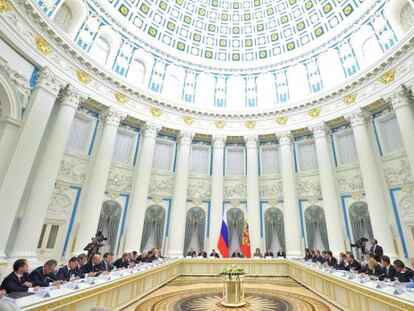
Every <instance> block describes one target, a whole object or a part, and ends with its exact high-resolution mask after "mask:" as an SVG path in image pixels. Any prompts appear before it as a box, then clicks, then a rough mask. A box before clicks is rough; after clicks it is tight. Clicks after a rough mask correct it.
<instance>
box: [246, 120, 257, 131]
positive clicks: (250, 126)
mask: <svg viewBox="0 0 414 311" xmlns="http://www.w3.org/2000/svg"><path fill="white" fill-rule="evenodd" d="M244 125H245V126H246V128H248V129H250V130H252V129H254V128H255V127H256V121H246V122H244Z"/></svg>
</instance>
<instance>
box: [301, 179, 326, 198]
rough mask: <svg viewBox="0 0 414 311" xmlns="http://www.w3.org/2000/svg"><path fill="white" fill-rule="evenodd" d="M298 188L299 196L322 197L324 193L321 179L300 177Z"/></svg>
mask: <svg viewBox="0 0 414 311" xmlns="http://www.w3.org/2000/svg"><path fill="white" fill-rule="evenodd" d="M297 190H298V195H299V196H311V197H320V196H321V195H322V191H321V185H320V183H319V181H316V180H309V179H304V178H298V181H297Z"/></svg>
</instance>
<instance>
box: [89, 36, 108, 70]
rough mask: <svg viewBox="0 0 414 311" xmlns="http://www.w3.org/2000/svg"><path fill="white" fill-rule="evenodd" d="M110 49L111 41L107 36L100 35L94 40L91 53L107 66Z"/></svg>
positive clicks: (95, 58)
mask: <svg viewBox="0 0 414 311" xmlns="http://www.w3.org/2000/svg"><path fill="white" fill-rule="evenodd" d="M109 51H110V45H109V42H108V41H107V40H106V39H105V38H102V37H101V36H98V37H97V38H96V39H95V41H94V42H93V44H92V47H91V50H90V51H89V54H90V56H91V57H92V58H93V59H94V60H96V61H97V62H98V63H100V64H101V65H104V66H105V65H106V63H107V61H108V57H109Z"/></svg>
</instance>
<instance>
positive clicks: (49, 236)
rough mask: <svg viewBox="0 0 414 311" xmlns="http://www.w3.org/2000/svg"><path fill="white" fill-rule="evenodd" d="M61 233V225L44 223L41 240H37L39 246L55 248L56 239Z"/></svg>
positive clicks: (41, 247)
mask: <svg viewBox="0 0 414 311" xmlns="http://www.w3.org/2000/svg"><path fill="white" fill-rule="evenodd" d="M58 233H59V225H55V224H44V225H43V227H42V231H41V233H40V238H39V241H38V242H37V248H40V249H53V248H55V245H56V239H57V236H58Z"/></svg>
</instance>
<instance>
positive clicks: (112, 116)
mask: <svg viewBox="0 0 414 311" xmlns="http://www.w3.org/2000/svg"><path fill="white" fill-rule="evenodd" d="M99 117H100V118H101V120H102V122H103V123H104V124H105V125H112V126H118V125H119V123H120V122H121V121H122V120H123V119H125V117H126V115H125V114H124V113H123V112H121V111H118V110H116V109H114V108H112V107H110V108H107V109H105V110H103V111H102V112H101V113H100V114H99Z"/></svg>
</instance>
